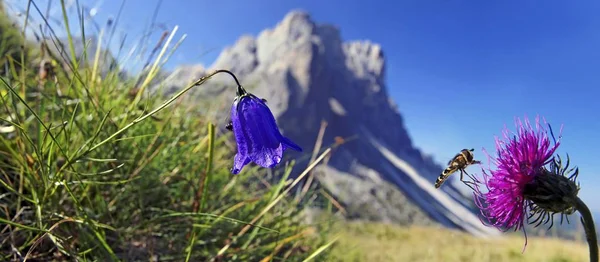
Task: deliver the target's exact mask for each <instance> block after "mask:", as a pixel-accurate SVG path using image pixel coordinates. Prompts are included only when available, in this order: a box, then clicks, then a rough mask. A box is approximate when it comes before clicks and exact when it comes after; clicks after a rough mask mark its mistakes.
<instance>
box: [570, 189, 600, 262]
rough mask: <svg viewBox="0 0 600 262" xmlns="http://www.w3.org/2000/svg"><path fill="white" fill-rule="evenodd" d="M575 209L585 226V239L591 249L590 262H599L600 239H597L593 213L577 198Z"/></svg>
mask: <svg viewBox="0 0 600 262" xmlns="http://www.w3.org/2000/svg"><path fill="white" fill-rule="evenodd" d="M575 208H576V209H577V211H579V213H580V214H581V223H582V224H583V229H584V230H585V237H586V239H587V242H588V246H589V247H590V261H591V262H598V239H597V238H596V227H595V225H594V219H593V218H592V212H590V209H589V208H588V207H587V206H586V205H585V203H583V201H582V200H581V199H580V198H577V201H576V202H575Z"/></svg>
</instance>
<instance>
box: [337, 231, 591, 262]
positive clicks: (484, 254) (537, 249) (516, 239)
mask: <svg viewBox="0 0 600 262" xmlns="http://www.w3.org/2000/svg"><path fill="white" fill-rule="evenodd" d="M338 231H339V232H340V238H339V241H338V242H337V243H336V244H335V245H334V246H333V248H332V250H331V254H330V257H329V258H328V261H345V262H346V261H347V262H353V261H357V262H358V261H379V262H395V261H398V262H400V261H402V262H409V261H415V262H416V261H423V262H425V261H430V262H438V261H444V262H469V261H473V262H488V261H490V262H492V261H494V262H519V261H521V262H525V261H532V262H533V261H540V262H542V261H543V262H569V261H573V262H575V261H588V259H589V258H588V249H587V245H586V243H576V242H569V241H564V240H557V239H547V238H532V237H530V238H529V241H528V245H527V248H526V250H525V253H523V254H522V253H521V251H522V249H523V243H524V238H523V237H522V235H521V236H519V235H510V236H506V237H502V238H498V239H480V238H476V237H473V236H471V235H468V234H465V233H462V232H458V231H453V230H448V229H440V228H423V227H399V226H393V225H387V224H376V223H362V222H361V223H359V222H355V223H341V224H339V225H338Z"/></svg>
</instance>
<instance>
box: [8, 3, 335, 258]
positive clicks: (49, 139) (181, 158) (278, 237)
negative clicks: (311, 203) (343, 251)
mask: <svg viewBox="0 0 600 262" xmlns="http://www.w3.org/2000/svg"><path fill="white" fill-rule="evenodd" d="M55 2H56V3H54V4H59V2H58V1H55ZM32 3H33V2H32ZM60 4H62V5H63V12H64V14H65V15H64V16H63V17H62V19H63V26H64V27H65V29H67V30H69V29H70V28H73V27H82V28H83V26H82V23H83V22H81V21H69V20H68V19H67V16H66V10H65V8H64V1H60ZM36 10H38V8H37V6H35V5H34V4H32V5H30V9H28V11H29V12H38V11H36ZM2 17H3V18H4V17H5V16H4V15H3V16H2ZM4 22H5V21H4ZM4 22H3V20H2V21H0V27H2V28H1V30H0V33H1V35H0V38H1V39H4V40H6V39H10V41H8V42H10V43H11V44H10V45H7V44H3V43H6V42H7V41H3V42H0V50H8V51H3V52H2V53H1V54H2V59H0V62H2V65H1V66H2V68H7V69H8V70H6V71H2V72H3V74H2V75H1V76H0V77H1V81H0V95H1V99H0V120H1V121H0V124H2V125H3V127H2V129H1V130H2V133H0V155H1V158H0V183H1V184H0V261H5V260H7V261H22V260H24V259H28V260H29V261H40V260H42V261H48V260H64V259H75V260H77V261H121V260H123V261H149V260H150V259H156V258H159V259H160V261H186V260H189V261H206V260H209V259H214V261H282V260H286V261H305V259H306V260H310V259H317V260H318V257H319V256H321V255H322V254H323V253H324V252H325V251H326V250H327V249H328V247H330V246H331V242H325V240H326V237H325V236H326V234H327V227H326V226H318V227H316V226H309V225H306V224H304V223H303V220H302V216H301V211H302V206H303V204H305V203H306V202H305V201H302V202H300V203H298V202H296V201H294V200H293V199H291V198H289V197H288V193H289V192H288V191H289V188H290V187H289V186H288V185H287V184H286V182H289V181H288V180H287V177H288V176H289V175H290V173H289V171H290V170H291V166H292V165H293V163H288V164H285V163H282V164H281V168H280V169H278V170H276V171H275V172H274V173H270V172H267V170H264V169H259V168H256V167H254V168H251V167H250V166H249V167H247V168H246V169H245V170H244V172H242V173H241V174H240V175H237V176H233V175H231V174H230V173H229V168H230V166H231V164H232V157H233V154H234V153H235V145H232V143H231V142H230V140H231V139H230V136H231V135H230V134H221V133H218V132H217V130H216V129H215V126H214V125H213V124H211V122H212V121H211V120H210V119H207V118H204V117H201V116H197V115H196V113H195V112H198V111H199V110H202V109H204V107H203V105H196V104H192V103H187V102H185V101H183V100H182V99H172V100H169V101H165V98H161V97H151V96H146V95H144V94H145V92H143V91H144V90H145V89H147V88H148V86H149V85H150V84H151V83H153V82H154V81H155V77H156V76H157V74H158V72H159V70H160V66H161V65H162V64H164V62H166V59H168V57H169V54H170V53H171V52H173V51H174V50H173V49H170V47H169V46H170V45H169V42H171V44H172V43H173V42H175V41H176V39H174V37H173V36H174V35H175V32H171V37H170V38H169V39H168V41H166V42H165V43H162V48H161V49H160V50H159V52H158V54H157V56H156V57H155V58H154V60H152V62H151V63H150V65H149V66H148V67H147V68H146V69H145V70H143V71H142V72H141V73H140V75H139V76H137V78H136V77H133V78H123V77H122V76H121V75H120V74H119V71H118V70H119V68H118V67H117V68H115V69H114V70H113V71H110V72H108V73H107V74H105V75H101V70H100V69H99V68H101V63H100V62H101V61H102V59H101V58H102V56H100V55H97V54H99V53H98V52H97V51H98V50H86V52H85V54H86V55H87V57H92V59H87V57H85V56H84V57H83V59H81V60H77V59H76V58H75V57H76V56H75V55H74V54H75V51H74V44H73V42H74V40H73V38H74V36H72V35H70V34H69V37H68V45H66V46H65V48H66V50H65V51H66V53H70V54H71V59H69V58H68V57H64V56H60V55H57V54H53V53H48V52H49V51H48V50H46V49H43V51H41V50H35V49H32V46H37V45H36V44H32V43H31V42H26V41H25V40H24V38H18V36H19V35H20V34H17V33H15V31H14V30H16V29H14V28H12V29H11V28H8V27H7V25H6V23H4ZM174 31H175V30H174ZM7 32H8V33H7ZM17 32H18V31H17ZM102 35H103V34H100V36H101V37H99V39H100V41H106V39H105V38H103V37H102ZM9 36H10V38H7V37H9ZM82 36H83V35H82ZM15 37H17V38H15ZM15 39H17V40H18V41H23V43H20V44H19V45H18V47H17V48H21V46H25V47H26V48H27V49H23V50H22V51H23V52H20V51H18V50H17V51H13V50H14V48H15V46H14V42H15V41H17V40H15ZM19 39H20V40H19ZM53 40H54V41H53ZM57 40H58V39H56V36H53V35H48V36H47V39H46V40H45V42H44V43H45V44H46V45H53V44H54V42H55V41H57ZM98 45H99V46H106V45H108V43H105V42H99V43H98ZM42 46H43V45H42ZM175 46H177V45H175ZM42 55H43V57H41V56H42ZM36 59H37V60H36ZM40 59H45V60H47V61H48V63H47V65H54V69H53V70H47V71H45V70H44V68H46V69H48V68H49V67H42V68H41V69H40V70H41V71H36V67H35V63H34V61H39V60H40ZM87 61H91V62H87ZM208 81H210V80H208ZM242 81H243V79H242ZM233 87H235V85H234V83H232V90H231V93H232V96H233V94H234V89H233ZM192 88H202V85H201V83H198V86H197V87H192ZM131 90H138V92H133V93H132V92H130V91H131ZM181 94H182V96H183V97H185V93H183V92H182V93H181ZM162 108H167V109H166V110H162ZM153 109H156V110H154V111H152V110H153ZM327 153H329V151H327V150H325V152H324V153H323V154H322V155H321V156H325V155H326V154H327ZM320 159H322V157H321V158H318V159H317V160H316V162H318V161H319V160H320ZM316 162H315V163H316ZM308 171H309V170H306V171H305V172H304V173H303V174H301V176H304V175H306V174H307V173H308ZM280 177H283V179H279V178H280ZM293 183H298V180H295V181H294V182H293ZM309 198H310V196H309V197H306V198H305V199H309Z"/></svg>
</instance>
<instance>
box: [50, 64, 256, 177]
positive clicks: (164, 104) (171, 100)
mask: <svg viewBox="0 0 600 262" xmlns="http://www.w3.org/2000/svg"><path fill="white" fill-rule="evenodd" d="M219 73H227V74H229V75H230V76H231V77H233V80H235V83H236V84H237V92H238V93H240V92H242V93H246V90H244V88H243V87H242V86H241V85H240V82H239V81H238V79H237V77H236V76H235V75H234V74H233V73H232V72H231V71H229V70H225V69H219V70H216V71H213V72H212V73H210V74H208V75H205V76H203V77H201V78H200V79H198V80H197V81H196V82H194V83H192V84H191V85H190V86H188V87H186V88H185V89H183V90H181V91H179V92H178V93H177V94H175V95H174V96H173V97H171V98H170V99H169V100H167V101H165V102H164V103H162V104H161V105H160V106H159V107H157V108H155V109H154V110H152V111H150V112H149V113H147V114H145V115H143V116H141V117H139V118H137V119H135V120H133V121H132V122H131V123H129V124H128V125H126V126H124V127H123V128H121V129H119V130H118V131H117V132H115V133H113V134H112V135H111V136H109V137H107V138H106V139H104V140H102V141H101V142H99V143H98V144H96V145H94V146H93V147H91V148H90V149H88V150H87V151H85V153H83V154H81V155H79V156H77V157H75V158H74V159H71V160H70V161H68V163H67V164H65V165H64V166H63V168H61V170H63V169H64V168H66V167H68V166H69V165H70V164H71V163H74V162H75V161H76V160H77V159H79V158H81V157H83V156H84V155H86V154H88V153H89V152H92V151H94V150H95V149H97V148H98V147H100V146H102V145H104V144H106V143H107V142H108V141H110V140H112V139H113V138H115V137H117V136H118V135H120V134H122V133H123V132H125V131H126V130H127V129H129V128H131V127H132V126H134V125H135V124H137V123H139V122H142V121H144V120H145V119H146V118H148V117H151V116H152V115H154V114H156V113H158V111H160V110H163V109H164V108H165V107H167V106H168V105H170V104H171V103H173V101H175V100H177V98H179V97H181V96H182V95H183V94H185V93H186V92H187V91H189V90H190V89H192V88H193V87H195V86H199V85H202V84H203V83H204V82H206V81H207V80H208V79H209V78H211V77H213V76H215V75H216V74H219Z"/></svg>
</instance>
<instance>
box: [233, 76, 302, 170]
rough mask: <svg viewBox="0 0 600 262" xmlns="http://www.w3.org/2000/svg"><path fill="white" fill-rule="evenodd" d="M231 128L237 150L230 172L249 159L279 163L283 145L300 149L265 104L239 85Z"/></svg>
mask: <svg viewBox="0 0 600 262" xmlns="http://www.w3.org/2000/svg"><path fill="white" fill-rule="evenodd" d="M231 128H232V129H233V134H234V136H235V141H236V143H237V150H238V152H237V154H236V155H235V158H234V164H233V168H232V169H231V173H233V174H238V173H239V172H240V171H241V170H242V168H243V167H244V166H245V165H247V164H249V163H250V162H254V163H256V164H258V165H259V166H262V167H266V168H272V167H274V166H275V165H277V164H279V162H280V161H281V159H282V157H283V152H284V151H285V149H287V148H291V149H294V150H296V151H302V148H300V146H298V145H296V144H295V143H294V142H292V141H291V140H290V139H288V138H287V137H284V136H283V135H281V133H280V132H279V129H278V127H277V124H276V122H275V117H273V114H272V113H271V110H269V107H268V106H267V104H266V103H265V102H264V101H263V100H261V99H260V98H258V97H256V96H255V95H253V94H250V93H248V92H246V91H245V90H244V89H243V88H242V87H241V86H240V87H238V96H237V97H236V98H235V100H234V102H233V105H232V106H231Z"/></svg>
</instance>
